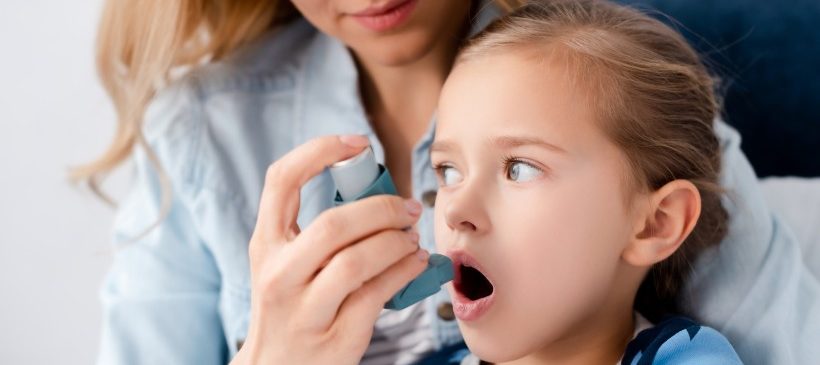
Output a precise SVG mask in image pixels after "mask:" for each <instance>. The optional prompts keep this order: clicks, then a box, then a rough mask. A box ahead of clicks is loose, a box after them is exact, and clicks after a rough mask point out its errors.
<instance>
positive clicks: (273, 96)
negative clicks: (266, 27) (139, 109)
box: [142, 20, 317, 200]
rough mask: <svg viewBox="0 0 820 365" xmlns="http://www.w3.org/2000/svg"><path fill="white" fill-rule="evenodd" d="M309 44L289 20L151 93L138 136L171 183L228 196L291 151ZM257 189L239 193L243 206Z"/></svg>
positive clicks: (304, 30) (311, 37) (311, 34)
mask: <svg viewBox="0 0 820 365" xmlns="http://www.w3.org/2000/svg"><path fill="white" fill-rule="evenodd" d="M316 38H317V31H316V30H315V29H314V28H313V27H312V26H310V24H308V23H307V22H306V21H304V20H296V21H294V22H292V23H290V24H288V25H286V26H283V27H281V28H279V29H275V30H271V31H268V32H267V33H265V34H263V35H262V36H260V37H259V38H258V39H256V40H255V41H253V42H251V43H248V44H246V45H245V46H243V47H241V48H240V49H238V50H236V51H235V52H234V53H233V54H231V55H229V56H228V57H225V58H223V59H221V60H219V61H216V62H210V63H207V64H203V65H200V66H196V67H195V68H193V69H191V70H188V72H185V73H184V74H183V76H181V77H179V78H177V79H175V80H174V81H172V82H170V83H169V84H168V85H166V86H165V87H163V88H162V89H161V90H160V91H159V92H157V94H156V95H155V96H154V98H153V99H152V101H151V102H150V103H149V104H148V107H147V109H146V111H145V114H144V124H143V126H142V131H143V134H144V136H145V139H146V142H147V143H148V145H149V146H150V147H151V148H152V149H153V150H154V151H153V152H154V153H155V154H156V156H157V159H158V160H159V162H160V163H161V164H162V166H163V168H164V169H166V172H168V173H169V175H170V178H171V181H172V182H174V183H180V184H186V190H187V191H192V190H194V191H195V190H198V188H203V187H204V188H210V189H211V190H215V191H223V192H231V194H234V195H235V194H237V189H238V187H247V186H249V184H248V183H247V181H256V180H260V181H262V180H263V177H264V175H263V174H264V171H265V169H266V166H267V165H268V164H269V163H270V162H271V160H272V159H275V158H276V156H278V155H281V154H282V153H284V151H287V150H289V149H290V148H292V146H291V144H292V143H291V140H292V137H291V135H290V130H291V129H292V128H291V127H292V126H291V124H293V122H292V121H293V118H292V113H293V110H292V109H293V100H294V93H295V88H296V83H297V81H296V79H297V78H298V75H299V74H300V72H302V71H303V70H302V68H303V66H302V64H303V58H304V56H305V53H306V52H307V49H309V48H310V47H311V44H312V43H314V41H315V40H316ZM251 185H252V184H251ZM256 188H258V187H256V186H253V189H250V190H253V191H248V192H239V194H241V195H248V196H247V197H245V196H242V197H241V198H242V200H246V199H251V200H252V199H256V198H258V196H253V195H254V194H257V192H256V191H255V190H256Z"/></svg>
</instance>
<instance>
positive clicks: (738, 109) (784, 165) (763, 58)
mask: <svg viewBox="0 0 820 365" xmlns="http://www.w3.org/2000/svg"><path fill="white" fill-rule="evenodd" d="M620 2H621V3H626V4H630V5H633V6H635V7H638V8H640V9H646V10H650V13H651V11H652V10H657V11H660V12H661V13H662V14H665V15H668V16H670V17H672V18H673V19H675V20H676V21H677V22H679V23H681V24H682V26H681V25H674V22H670V21H669V19H665V18H664V16H658V18H659V19H661V20H663V21H665V22H667V23H668V24H672V25H673V27H675V28H676V29H678V30H679V31H680V32H681V33H683V34H684V35H685V36H686V38H687V39H688V40H689V41H690V43H691V44H692V45H693V46H694V47H695V48H696V49H698V51H700V53H701V54H702V55H704V57H706V58H707V59H708V61H707V62H708V63H709V64H711V68H712V71H713V72H714V73H715V74H716V75H718V76H719V77H720V78H721V80H722V83H723V87H722V90H721V93H722V95H723V96H724V117H725V119H726V121H727V122H728V123H729V124H731V125H733V126H734V127H735V128H737V129H738V130H739V131H740V133H741V135H742V137H743V143H742V146H741V148H742V149H743V151H744V152H745V153H746V155H747V156H748V157H749V160H750V161H751V163H752V165H753V166H754V168H755V171H756V172H757V174H758V175H759V176H761V177H763V176H770V175H796V176H820V1H818V0H791V1H772V0H723V1H711V0H621V1H620Z"/></svg>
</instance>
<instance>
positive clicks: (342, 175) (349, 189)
mask: <svg viewBox="0 0 820 365" xmlns="http://www.w3.org/2000/svg"><path fill="white" fill-rule="evenodd" d="M330 176H331V177H332V178H333V182H334V184H336V198H335V199H334V204H335V205H336V206H339V205H342V204H345V203H348V202H352V201H356V200H359V199H364V198H367V197H369V196H373V195H378V194H391V195H398V193H396V186H395V185H393V179H391V178H390V172H389V171H387V168H386V167H384V166H383V165H381V164H379V163H378V162H376V157H375V155H374V154H373V150H372V149H371V148H370V147H367V148H365V150H364V151H362V152H361V153H359V154H358V155H356V156H353V157H351V158H349V159H347V160H344V161H340V162H337V163H335V164H333V165H331V166H330ZM451 280H453V263H452V261H450V259H449V258H448V257H447V256H444V255H440V254H431V255H430V259H429V260H428V262H427V268H426V269H425V270H424V272H422V273H421V274H419V276H417V277H416V278H415V279H413V281H411V282H410V283H409V284H407V285H406V286H405V287H404V288H402V289H401V290H399V292H398V293H396V294H395V295H394V296H393V297H392V298H391V299H390V300H389V301H388V302H387V303H385V305H384V308H386V309H395V310H399V309H404V308H407V307H408V306H410V305H412V304H413V303H416V302H419V301H421V300H422V299H424V298H427V297H429V296H431V295H433V294H435V293H437V292H438V291H439V290H440V289H441V286H442V285H444V284H445V283H447V282H448V281H451Z"/></svg>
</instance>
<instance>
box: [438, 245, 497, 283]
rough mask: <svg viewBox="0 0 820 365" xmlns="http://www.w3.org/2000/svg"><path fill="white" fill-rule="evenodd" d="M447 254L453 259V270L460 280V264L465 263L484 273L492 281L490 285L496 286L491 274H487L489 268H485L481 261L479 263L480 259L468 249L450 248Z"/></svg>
mask: <svg viewBox="0 0 820 365" xmlns="http://www.w3.org/2000/svg"><path fill="white" fill-rule="evenodd" d="M447 256H448V257H450V260H451V261H453V272H455V274H456V276H455V278H456V279H457V280H459V282H460V280H461V275H460V273H461V272H460V268H459V266H461V265H464V266H469V267H472V268H474V269H476V270H478V271H480V272H481V274H482V275H484V277H485V278H487V281H489V282H490V285H492V286H493V288H495V287H496V286H495V282H494V281H493V278H492V277H490V275H489V274H487V270H486V269H484V266H482V265H481V263H479V262H478V260H476V259H475V257H473V256H472V255H470V254H469V253H467V251H464V250H461V249H453V250H448V251H447Z"/></svg>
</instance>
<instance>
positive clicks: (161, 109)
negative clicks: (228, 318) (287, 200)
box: [98, 90, 228, 365]
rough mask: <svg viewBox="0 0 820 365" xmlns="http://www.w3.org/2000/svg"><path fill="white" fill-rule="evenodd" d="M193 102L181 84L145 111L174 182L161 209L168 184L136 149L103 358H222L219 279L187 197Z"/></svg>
mask: <svg viewBox="0 0 820 365" xmlns="http://www.w3.org/2000/svg"><path fill="white" fill-rule="evenodd" d="M195 114H196V111H195V108H194V107H193V106H192V104H191V103H190V98H188V97H186V95H185V93H183V92H181V91H180V90H176V91H171V92H169V93H167V94H165V95H161V96H159V97H158V100H156V101H155V102H154V103H152V105H151V107H150V108H149V113H148V114H147V116H146V129H147V130H146V136H147V137H146V138H147V140H148V142H149V144H150V145H151V147H152V149H153V150H154V151H155V153H156V156H157V157H158V160H159V161H160V162H161V164H162V167H163V169H164V170H165V171H166V172H167V173H168V177H169V178H170V182H171V186H172V197H173V198H172V199H171V201H170V211H169V214H168V215H167V217H166V218H165V219H164V220H162V221H161V223H160V224H159V225H158V226H157V227H155V228H154V229H152V230H151V231H149V232H148V233H147V234H145V235H144V236H142V238H140V239H138V240H133V238H134V237H137V236H140V234H141V233H142V232H143V231H145V229H146V228H148V227H150V226H151V225H152V224H153V223H154V222H155V221H157V219H158V218H159V216H160V210H161V205H162V190H161V184H160V180H159V175H158V173H157V170H156V168H155V167H154V166H153V165H152V164H151V163H150V160H149V159H148V157H147V155H146V153H145V151H144V150H142V149H141V148H139V147H138V148H137V150H136V152H135V155H134V167H135V180H134V181H133V184H132V187H131V191H130V192H129V194H128V195H127V197H126V198H125V199H124V200H122V201H120V203H119V209H118V212H117V215H116V217H115V222H114V228H113V232H112V233H113V234H112V237H113V244H114V260H113V266H112V267H111V269H110V271H109V272H108V274H107V277H106V279H105V282H104V284H103V287H102V290H101V300H102V306H103V316H104V317H103V323H104V324H103V331H102V340H101V344H100V352H99V356H98V363H99V364H106V365H108V364H224V363H226V362H227V357H228V349H227V344H226V341H225V337H224V334H223V333H224V331H223V329H222V324H221V321H220V313H219V309H218V308H219V293H220V287H221V278H220V273H219V270H218V269H217V266H216V264H215V261H214V258H213V256H212V253H211V251H210V250H209V249H208V247H207V245H205V244H204V243H203V240H202V239H201V237H199V235H198V233H197V231H196V229H195V228H194V227H195V225H194V224H192V219H193V217H192V210H191V207H190V204H188V203H186V200H187V199H186V197H187V196H189V194H191V191H195V190H196V187H195V186H191V185H189V184H190V183H189V181H190V180H189V179H188V177H189V175H190V174H191V173H193V169H194V166H195V164H194V163H193V161H192V160H193V157H194V156H193V155H192V150H193V148H194V145H195V141H196V138H195V137H194V136H195V134H196V128H195V125H193V123H192V122H191V119H192V118H194V117H195Z"/></svg>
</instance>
